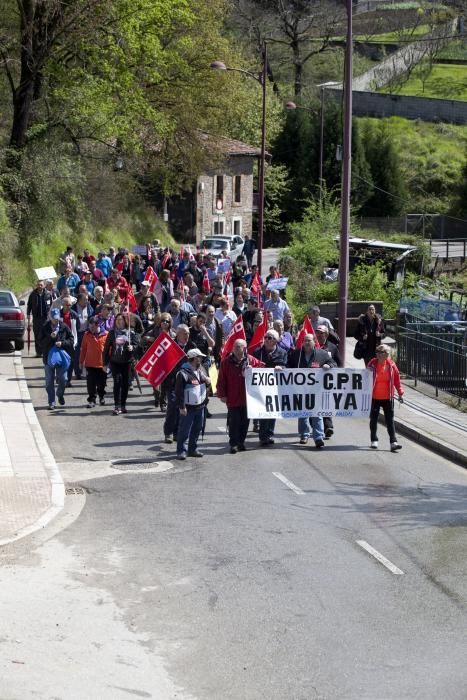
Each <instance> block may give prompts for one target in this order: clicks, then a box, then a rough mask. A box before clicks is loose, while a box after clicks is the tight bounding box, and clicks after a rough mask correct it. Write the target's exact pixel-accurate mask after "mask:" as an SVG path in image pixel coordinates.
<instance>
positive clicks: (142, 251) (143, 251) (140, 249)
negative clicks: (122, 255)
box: [131, 245, 148, 255]
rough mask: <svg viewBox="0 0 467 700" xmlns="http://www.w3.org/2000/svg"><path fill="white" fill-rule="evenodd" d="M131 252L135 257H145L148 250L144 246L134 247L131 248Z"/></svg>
mask: <svg viewBox="0 0 467 700" xmlns="http://www.w3.org/2000/svg"><path fill="white" fill-rule="evenodd" d="M131 252H132V253H134V254H135V255H146V254H147V252H148V249H147V247H146V246H145V245H134V246H133V248H132V249H131Z"/></svg>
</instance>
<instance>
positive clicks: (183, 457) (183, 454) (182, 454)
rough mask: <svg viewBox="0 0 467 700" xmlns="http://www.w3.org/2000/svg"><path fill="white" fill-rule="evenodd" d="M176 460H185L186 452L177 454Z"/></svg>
mask: <svg viewBox="0 0 467 700" xmlns="http://www.w3.org/2000/svg"><path fill="white" fill-rule="evenodd" d="M177 459H180V460H183V459H186V452H180V453H178V454H177Z"/></svg>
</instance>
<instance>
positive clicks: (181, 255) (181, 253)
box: [178, 245, 185, 260]
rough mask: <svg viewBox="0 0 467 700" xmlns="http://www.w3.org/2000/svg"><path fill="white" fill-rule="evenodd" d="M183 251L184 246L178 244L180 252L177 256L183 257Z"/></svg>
mask: <svg viewBox="0 0 467 700" xmlns="http://www.w3.org/2000/svg"><path fill="white" fill-rule="evenodd" d="M184 251H185V249H184V247H183V246H182V245H181V246H180V254H179V256H178V257H179V259H180V260H181V259H182V258H183V253H184Z"/></svg>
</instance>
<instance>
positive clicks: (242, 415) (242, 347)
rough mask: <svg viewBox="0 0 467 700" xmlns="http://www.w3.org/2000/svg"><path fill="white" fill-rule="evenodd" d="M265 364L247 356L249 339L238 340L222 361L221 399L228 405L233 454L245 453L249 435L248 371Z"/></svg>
mask: <svg viewBox="0 0 467 700" xmlns="http://www.w3.org/2000/svg"><path fill="white" fill-rule="evenodd" d="M262 364H263V363H262V362H260V361H259V360H257V359H256V358H255V357H253V356H252V355H248V354H247V350H246V340H243V339H242V338H238V339H237V340H235V341H234V344H233V348H232V352H230V353H229V354H228V355H227V357H226V358H225V359H224V360H222V363H221V366H220V370H219V378H218V380H217V396H218V398H219V399H220V400H221V401H222V402H223V403H225V404H227V416H228V423H229V445H230V454H236V453H237V452H244V451H245V450H246V447H245V439H246V436H247V433H248V425H249V422H250V421H249V420H248V415H247V410H246V390H245V369H246V367H248V366H250V367H261V366H262Z"/></svg>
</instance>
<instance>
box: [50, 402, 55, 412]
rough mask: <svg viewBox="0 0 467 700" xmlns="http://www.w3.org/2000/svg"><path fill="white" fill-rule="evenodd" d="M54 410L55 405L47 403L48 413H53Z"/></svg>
mask: <svg viewBox="0 0 467 700" xmlns="http://www.w3.org/2000/svg"><path fill="white" fill-rule="evenodd" d="M54 410H55V404H54V403H49V411H54Z"/></svg>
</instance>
